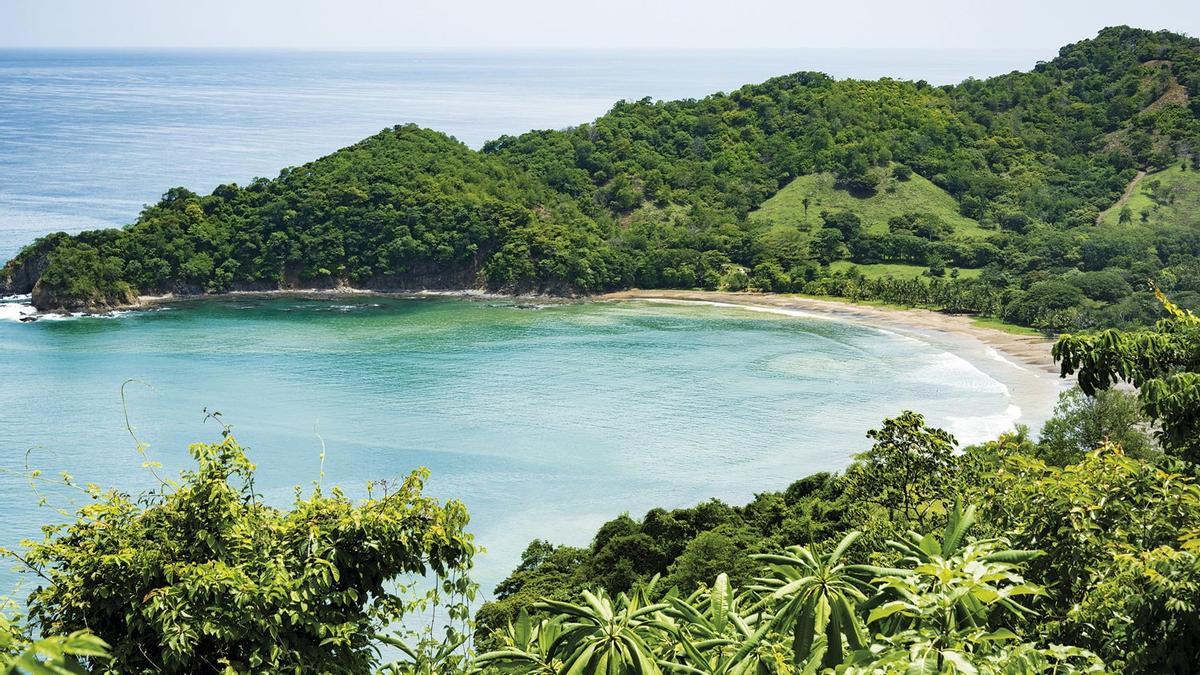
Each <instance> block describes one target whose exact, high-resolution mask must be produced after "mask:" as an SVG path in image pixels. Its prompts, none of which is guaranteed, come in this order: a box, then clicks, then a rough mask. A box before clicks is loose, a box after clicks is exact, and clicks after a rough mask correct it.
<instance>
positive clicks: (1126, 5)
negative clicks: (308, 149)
mask: <svg viewBox="0 0 1200 675" xmlns="http://www.w3.org/2000/svg"><path fill="white" fill-rule="evenodd" d="M1115 24H1130V25H1134V26H1140V27H1143V28H1153V29H1159V28H1167V29H1170V30H1174V31H1179V32H1185V33H1189V34H1191V35H1200V0H1138V1H1134V2H1131V1H1130V0H1065V1H1058V0H1002V1H993V0H908V1H907V2H905V1H900V0H857V1H856V0H832V1H831V0H820V1H812V0H508V1H504V0H423V1H420V2H413V1H410V0H0V47H249V48H253V47H301V48H305V47H307V48H322V49H364V50H380V49H392V50H403V49H438V48H463V47H510V48H521V47H525V48H552V47H1032V48H1051V47H1058V46H1061V45H1062V44H1065V43H1068V42H1074V41H1076V40H1079V39H1082V38H1085V37H1089V36H1091V35H1093V34H1094V33H1095V32H1096V31H1097V30H1099V29H1100V28H1102V27H1104V26H1109V25H1115Z"/></svg>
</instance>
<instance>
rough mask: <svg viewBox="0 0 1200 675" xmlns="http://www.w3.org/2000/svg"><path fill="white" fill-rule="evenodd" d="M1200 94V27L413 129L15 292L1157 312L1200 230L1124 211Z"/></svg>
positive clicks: (1183, 147) (1196, 140) (223, 191)
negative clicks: (483, 125) (901, 77)
mask: <svg viewBox="0 0 1200 675" xmlns="http://www.w3.org/2000/svg"><path fill="white" fill-rule="evenodd" d="M1194 92H1200V41H1197V40H1195V39H1193V38H1188V37H1185V36H1182V35H1177V34H1173V33H1168V32H1149V31H1144V30H1138V29H1132V28H1126V27H1120V28H1109V29H1105V30H1104V31H1102V32H1101V33H1100V34H1099V35H1098V36H1097V37H1096V38H1094V39H1091V40H1085V41H1082V42H1079V43H1076V44H1073V45H1069V46H1067V47H1064V48H1063V49H1062V50H1061V51H1060V53H1059V56H1058V57H1057V58H1055V59H1054V60H1052V61H1050V62H1048V63H1039V64H1037V65H1036V66H1035V67H1034V68H1033V69H1032V70H1031V71H1029V72H1015V73H1011V74H1008V75H1003V76H1000V77H995V78H991V79H987V80H968V81H966V82H963V83H961V84H959V85H955V86H946V87H933V86H930V85H928V84H926V83H924V82H902V81H897V80H891V79H882V80H878V81H859V80H841V81H838V80H833V79H831V78H829V77H827V76H825V75H821V74H819V73H796V74H793V75H787V76H783V77H778V78H774V79H772V80H768V81H767V82H764V83H762V84H757V85H749V86H745V87H742V88H741V89H738V90H736V91H734V92H732V93H729V94H714V95H712V96H709V97H706V98H704V99H701V100H684V101H671V102H654V101H650V100H648V99H646V100H642V101H637V102H620V103H618V104H616V105H615V106H614V107H613V109H612V110H611V111H610V112H608V113H607V114H605V115H604V116H602V117H600V118H598V119H597V120H595V121H593V122H592V123H589V124H583V125H580V126H578V127H573V128H570V129H565V130H559V131H535V132H530V133H527V134H523V135H521V136H517V137H513V136H504V137H501V138H499V139H496V140H494V141H491V142H489V143H487V144H485V146H484V147H483V149H482V150H481V151H479V152H476V151H473V150H471V149H469V148H467V147H465V146H463V145H462V144H460V143H458V142H456V141H454V140H453V139H451V138H448V137H446V136H444V135H442V134H439V133H436V132H432V131H427V130H421V129H417V128H415V127H412V126H406V127H396V128H394V129H390V130H386V131H384V132H381V133H380V134H378V135H376V136H374V137H371V138H369V139H366V140H364V141H362V142H361V143H359V144H357V145H354V146H352V147H350V148H346V149H344V150H341V151H338V152H336V153H334V154H332V155H330V156H328V157H325V158H322V159H319V160H317V161H315V162H312V163H310V164H307V165H304V166H301V167H298V168H294V169H288V170H285V171H284V172H282V173H281V174H280V176H279V177H278V178H276V179H274V180H265V179H260V180H256V181H254V182H253V183H251V184H250V185H248V186H244V187H242V186H236V185H224V186H221V187H219V188H217V190H215V191H214V192H213V194H212V195H209V196H198V195H195V194H193V193H191V192H189V191H187V190H184V189H180V188H177V189H173V190H171V191H169V192H168V193H167V194H166V195H165V196H164V198H163V200H162V201H161V202H160V203H159V204H157V205H155V206H152V207H148V208H147V209H146V210H145V211H144V212H143V213H142V214H141V216H140V217H139V219H138V221H137V222H136V223H134V224H133V225H130V226H128V227H126V228H124V229H122V230H105V231H97V232H88V233H83V234H81V235H77V236H67V235H62V234H59V235H51V236H49V237H46V238H43V239H41V240H39V241H37V242H35V243H34V244H32V245H30V246H29V247H28V248H26V249H25V250H24V251H22V253H21V254H19V256H18V257H17V258H16V259H15V260H13V261H11V262H9V263H8V265H7V266H6V267H5V268H4V273H3V274H0V283H2V284H3V286H4V288H0V290H3V291H7V292H10V293H23V292H33V294H34V301H35V304H37V305H38V306H39V307H40V308H43V309H61V308H98V307H104V306H111V305H116V304H123V303H126V302H129V301H131V300H133V299H134V298H135V297H136V296H137V295H139V294H151V293H161V292H176V293H203V292H219V291H223V290H229V289H234V288H242V289H247V288H264V289H265V288H311V287H328V286H337V285H350V286H355V287H365V288H377V289H417V288H463V287H486V288H490V289H494V290H506V291H533V292H550V293H562V294H568V293H590V292H597V291H603V290H608V289H615V288H622V287H628V286H639V287H684V288H692V287H701V288H718V287H720V288H727V289H734V290H740V289H744V288H755V289H759V290H764V291H802V292H808V293H817V294H835V295H846V296H850V297H856V298H865V297H871V298H875V299H881V300H888V301H893V302H903V303H905V304H931V305H939V306H945V307H948V308H951V309H960V310H967V311H977V312H981V313H987V314H992V315H997V316H1002V317H1003V318H1006V319H1008V320H1010V321H1014V322H1017V323H1023V324H1026V325H1033V326H1037V327H1042V328H1049V329H1061V328H1078V327H1087V326H1090V325H1098V324H1123V323H1139V322H1145V321H1147V320H1149V319H1152V318H1154V317H1155V316H1156V311H1157V310H1156V304H1155V303H1154V302H1153V298H1152V296H1151V295H1150V294H1149V292H1148V290H1147V284H1146V283H1145V282H1146V280H1148V279H1150V280H1153V281H1154V282H1155V283H1157V284H1158V285H1159V286H1160V287H1162V288H1164V289H1165V290H1168V291H1169V292H1171V294H1172V295H1173V297H1175V298H1176V299H1177V300H1178V301H1179V302H1180V303H1181V304H1182V305H1184V306H1195V305H1200V295H1198V292H1200V232H1197V231H1196V229H1195V228H1194V226H1193V225H1191V224H1189V223H1177V222H1172V221H1171V219H1169V218H1166V219H1164V218H1162V217H1157V218H1155V219H1153V220H1151V219H1150V218H1149V217H1140V214H1132V215H1130V217H1128V218H1123V219H1122V220H1121V221H1120V222H1119V223H1117V224H1115V225H1114V224H1112V223H1110V222H1109V220H1110V219H1106V218H1101V213H1102V212H1104V211H1106V210H1108V209H1110V208H1112V207H1114V205H1116V204H1117V203H1118V202H1119V200H1120V199H1121V198H1122V194H1123V193H1124V192H1125V190H1126V187H1127V186H1128V185H1129V184H1130V182H1131V181H1132V180H1134V179H1135V177H1137V176H1138V175H1139V171H1148V172H1151V174H1152V175H1153V173H1154V172H1156V171H1161V170H1166V169H1170V170H1171V171H1172V172H1173V173H1172V176H1174V177H1175V178H1178V180H1179V181H1180V182H1181V184H1183V185H1184V186H1185V188H1186V187H1187V186H1188V185H1190V183H1191V182H1192V181H1194V182H1195V183H1196V184H1198V185H1200V171H1197V169H1200V99H1197V98H1196V97H1195V96H1193V95H1192V94H1193V93H1194ZM1175 174H1178V176H1175ZM822 176H827V177H828V184H827V185H826V184H825V183H823V182H822V179H820V177H822ZM797 179H800V180H797ZM913 181H917V183H914V182H913ZM1172 184H1175V183H1172ZM810 185H825V187H823V188H822V189H821V190H820V191H818V190H816V189H815V188H810V187H808V186H810ZM910 186H915V187H910ZM785 188H787V189H788V190H791V193H792V194H787V191H786V190H785V191H784V192H785V193H783V194H781V190H784V189H785ZM918 188H919V189H918ZM801 190H802V192H801ZM776 196H778V199H775V200H774V201H772V199H773V198H775V197H776ZM889 197H892V198H891V199H889ZM896 197H904V198H903V199H897V198H896ZM1163 199H1164V200H1166V199H1170V197H1169V196H1164V197H1163ZM909 203H911V210H907V211H906V210H905V209H906V208H907V207H906V206H905V204H909ZM764 204H766V205H767V206H766V207H764ZM760 207H762V208H760ZM1164 220H1165V222H1164ZM882 269H887V270H888V275H883V274H882V273H878V270H882ZM897 269H899V270H901V273H897V272H895V270H897ZM964 271H969V273H961V272H964Z"/></svg>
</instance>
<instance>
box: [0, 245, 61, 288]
mask: <svg viewBox="0 0 1200 675" xmlns="http://www.w3.org/2000/svg"><path fill="white" fill-rule="evenodd" d="M65 238H67V235H66V234H62V233H59V234H52V235H50V236H47V237H42V238H41V239H38V240H37V241H35V242H34V243H32V244H30V245H29V246H26V247H25V248H24V249H23V250H22V251H21V252H20V253H19V254H17V257H15V258H13V259H12V260H10V261H8V263H6V264H5V265H4V267H3V268H0V295H24V294H26V293H32V292H33V287H34V286H35V285H37V282H38V279H40V278H42V273H43V272H45V271H46V266H47V265H49V264H50V253H51V252H53V251H54V248H55V247H56V246H58V245H59V243H61V241H62V240H63V239H65Z"/></svg>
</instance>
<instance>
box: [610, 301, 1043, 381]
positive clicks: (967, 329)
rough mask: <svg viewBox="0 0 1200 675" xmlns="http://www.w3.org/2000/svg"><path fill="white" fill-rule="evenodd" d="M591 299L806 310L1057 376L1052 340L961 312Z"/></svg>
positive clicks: (789, 303) (788, 303)
mask: <svg viewBox="0 0 1200 675" xmlns="http://www.w3.org/2000/svg"><path fill="white" fill-rule="evenodd" d="M591 299H593V300H597V301H621V300H650V301H654V300H665V301H672V302H696V303H718V304H725V305H737V306H742V307H746V308H748V309H785V310H795V311H800V312H808V313H812V314H816V315H822V316H827V317H832V318H838V319H844V320H847V321H852V322H854V323H859V324H865V325H869V326H874V327H876V328H888V329H894V330H899V331H902V332H906V331H907V332H917V333H921V334H934V335H939V334H940V335H943V336H947V337H957V338H971V339H973V340H975V341H978V342H980V343H982V344H984V345H986V346H988V347H990V348H992V349H995V350H996V351H997V352H999V353H1000V354H1002V355H1005V356H1007V357H1010V358H1011V359H1012V360H1014V361H1018V362H1020V363H1023V364H1025V365H1028V366H1031V367H1034V368H1037V369H1040V370H1043V371H1045V372H1048V373H1053V374H1055V375H1057V374H1058V372H1059V369H1058V367H1057V365H1056V364H1055V363H1054V359H1053V357H1051V355H1050V348H1051V346H1052V345H1053V344H1054V341H1053V340H1051V339H1049V338H1044V337H1040V336H1033V335H1020V334H1017V333H1009V332H1005V331H1002V330H999V329H997V328H990V327H988V326H981V325H979V324H977V323H975V322H974V321H972V320H971V317H970V316H968V315H964V314H944V313H942V312H937V311H934V310H930V309H918V308H914V309H897V308H891V307H880V306H876V305H864V304H859V303H855V302H851V301H843V300H832V299H831V300H824V299H820V298H813V297H809V296H802V295H785V294H771V293H730V292H727V291H682V290H636V289H635V290H628V291H616V292H613V293H605V294H603V295H598V296H593V297H592V298H591Z"/></svg>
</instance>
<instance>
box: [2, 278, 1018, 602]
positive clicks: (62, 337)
mask: <svg viewBox="0 0 1200 675" xmlns="http://www.w3.org/2000/svg"><path fill="white" fill-rule="evenodd" d="M0 344H2V345H3V346H4V348H3V349H0V373H2V374H3V375H2V376H0V378H2V382H3V386H0V410H3V411H4V415H3V416H0V457H2V458H3V459H4V460H5V464H6V465H7V466H8V467H9V468H16V469H19V468H20V466H21V464H22V462H23V461H24V458H25V456H26V454H25V453H26V451H27V450H30V449H31V448H32V449H33V450H32V452H31V453H30V457H31V462H32V464H33V465H35V466H37V467H38V468H41V469H42V470H44V471H45V472H46V473H47V474H55V473H57V472H58V471H59V470H68V471H70V472H71V473H72V474H74V475H75V476H76V477H77V478H78V479H79V480H86V481H94V482H97V483H101V484H105V485H120V486H124V487H127V488H130V489H136V488H138V487H145V486H148V485H150V478H149V476H148V475H146V474H145V473H144V471H143V470H142V469H140V468H139V464H140V460H139V459H138V458H137V456H136V455H135V453H134V450H133V444H132V441H131V440H130V438H129V436H128V435H127V433H126V431H125V429H124V424H123V416H122V407H121V400H120V397H119V388H120V386H121V383H122V382H124V381H126V380H128V379H131V378H133V379H137V380H138V382H139V383H141V384H132V385H130V386H129V388H128V390H127V392H128V401H129V412H130V416H131V420H132V422H133V424H134V426H135V427H136V429H137V432H138V434H139V436H140V437H141V438H142V439H143V440H145V441H147V442H149V443H150V444H151V452H152V454H153V455H154V458H155V459H158V460H160V461H162V462H164V463H165V464H166V465H167V467H168V470H169V471H172V472H173V471H174V470H176V469H178V468H180V467H183V466H185V465H186V462H187V455H186V446H187V444H188V443H189V442H193V441H198V440H213V439H216V438H217V437H218V432H219V429H218V427H217V426H216V425H214V424H213V423H212V422H209V423H208V424H205V423H203V418H204V413H203V411H204V409H206V408H207V409H209V410H217V411H220V412H221V413H223V414H224V417H225V419H226V421H228V422H229V423H231V424H233V426H234V431H235V433H236V434H237V436H238V438H239V439H240V440H241V441H242V442H243V443H244V444H246V445H248V446H249V447H250V448H251V451H252V456H253V459H254V460H255V461H256V462H257V463H258V464H259V466H260V471H261V473H260V478H259V481H258V483H257V485H258V487H259V488H260V489H261V490H262V491H263V493H264V494H265V495H266V497H267V498H268V499H270V500H271V501H273V502H275V503H278V504H281V505H282V504H286V502H287V500H288V499H289V498H290V496H291V489H292V486H295V485H305V486H308V485H311V483H312V481H314V480H316V479H317V478H318V476H319V454H320V440H319V438H318V434H319V435H320V438H323V439H324V441H325V444H326V446H327V448H328V457H327V460H326V463H325V472H326V476H325V484H326V485H329V484H335V483H336V484H340V485H343V486H347V487H350V488H355V489H358V488H360V487H361V486H362V485H363V483H364V482H365V481H367V480H369V479H377V478H388V477H393V476H400V475H403V474H405V473H407V472H408V471H410V470H412V469H413V468H415V467H418V466H426V467H429V468H430V469H431V470H432V472H433V478H432V480H431V482H430V490H431V492H433V493H434V494H437V495H439V496H443V497H457V498H460V499H462V500H463V501H465V502H466V503H467V505H468V507H469V508H470V510H471V513H472V515H473V522H474V525H473V530H474V531H475V532H476V533H477V534H478V536H479V538H480V540H481V542H482V543H483V544H484V545H486V546H487V547H488V548H489V549H490V550H491V553H490V554H489V555H488V556H487V557H486V558H485V559H484V560H483V562H482V566H481V571H480V576H481V579H483V580H484V581H485V582H486V583H487V584H488V585H489V588H490V584H492V583H494V582H495V581H497V580H498V579H499V578H501V577H502V576H503V573H504V572H505V571H507V570H508V569H510V568H511V566H512V564H513V563H514V562H515V560H516V558H517V556H518V554H519V552H520V550H521V549H522V548H523V547H524V545H525V544H526V543H527V542H528V541H529V540H530V539H532V538H534V537H543V538H549V539H552V540H555V541H560V542H573V543H584V542H585V541H586V540H587V538H588V537H589V536H590V534H591V533H592V532H593V531H594V529H595V527H596V526H597V525H599V524H600V523H601V522H603V521H605V520H607V519H609V518H612V517H614V516H616V515H618V514H620V513H621V512H623V511H626V510H628V511H629V512H631V513H633V514H634V515H640V514H642V513H644V512H645V511H646V510H647V509H649V508H651V507H653V506H668V507H670V506H683V505H687V504H691V503H694V502H696V501H698V500H702V499H705V498H708V497H718V498H722V499H726V500H732V501H734V502H744V501H745V500H747V499H749V498H750V497H752V496H753V494H754V493H755V492H761V491H763V490H768V489H778V488H782V487H784V486H786V485H787V484H788V483H789V482H791V481H792V480H794V479H796V478H799V477H801V476H804V475H807V474H809V473H812V472H815V471H821V470H835V469H839V468H841V467H843V466H844V465H845V464H846V462H847V460H848V458H849V457H850V455H851V454H852V453H855V452H859V451H861V450H863V449H865V448H866V446H867V441H866V439H865V438H864V436H863V434H864V432H865V431H866V430H867V429H869V428H871V427H872V426H874V425H877V423H878V422H879V420H880V419H881V418H882V417H884V416H886V415H893V414H895V413H898V412H900V411H901V410H903V409H905V408H915V409H918V410H920V411H922V412H925V413H926V414H928V415H929V416H930V417H931V418H932V419H933V420H934V421H935V422H938V423H940V424H947V425H949V426H950V427H951V428H952V429H956V430H959V431H960V433H963V432H965V435H966V436H967V440H977V439H978V437H979V435H980V434H983V435H986V434H987V433H988V431H987V430H984V429H982V428H981V427H979V426H978V425H977V424H976V422H977V421H979V420H982V421H984V422H986V421H987V420H988V419H994V418H997V417H998V418H999V419H1002V420H1006V421H1008V419H1009V418H1006V417H1005V415H1006V414H1008V412H1009V411H1010V406H1011V404H1012V399H1011V398H1010V396H1009V389H1008V387H1006V386H1005V385H1004V384H1002V383H1001V382H1000V381H999V380H998V379H996V378H995V377H993V376H992V375H989V374H987V373H985V372H984V371H982V370H980V369H979V368H978V367H977V366H975V365H972V364H971V363H968V362H967V361H966V360H964V359H962V358H959V357H957V356H953V355H950V354H948V353H946V352H944V351H942V350H941V349H939V348H936V347H934V346H931V345H930V344H928V343H926V342H923V341H920V340H917V339H913V338H911V337H907V336H902V335H898V334H895V333H889V332H883V331H878V330H873V329H870V328H865V327H861V326H857V325H853V324H848V323H842V322H836V321H830V320H819V319H808V318H803V317H789V316H774V315H769V314H762V313H754V312H749V311H745V310H739V309H730V308H715V307H703V306H680V305H665V304H650V303H645V302H640V303H639V302H629V303H620V304H568V305H554V306H547V307H544V308H542V309H536V310H535V309H522V308H518V307H515V306H512V305H511V304H509V303H506V302H490V301H464V300H450V299H428V300H412V299H408V300H406V299H396V298H352V299H346V298H337V299H322V300H297V299H279V298H274V299H245V298H238V299H228V300H210V301H200V302H189V303H183V304H179V305H175V306H170V307H167V308H165V309H163V310H159V311H151V312H139V313H131V314H126V315H124V316H120V317H117V318H75V319H66V320H58V321H50V320H43V321H39V322H37V323H33V324H22V323H18V322H16V321H11V320H10V321H0ZM997 365H998V366H1001V367H1009V366H1004V364H999V363H998V364H997ZM60 503H61V502H60ZM0 512H2V513H4V514H5V518H3V519H0V545H12V544H13V543H15V541H16V540H17V539H19V538H20V537H22V536H29V535H32V534H34V533H35V532H36V525H37V524H38V523H40V522H43V521H45V520H47V519H53V518H54V517H55V515H54V513H53V512H52V511H51V510H49V509H46V508H39V507H38V506H37V505H36V500H35V498H34V496H33V495H32V494H31V493H30V491H29V489H28V488H27V487H25V485H24V483H23V482H22V481H21V480H20V478H19V477H17V476H15V475H3V476H0ZM10 579H11V577H0V581H7V580H10Z"/></svg>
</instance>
